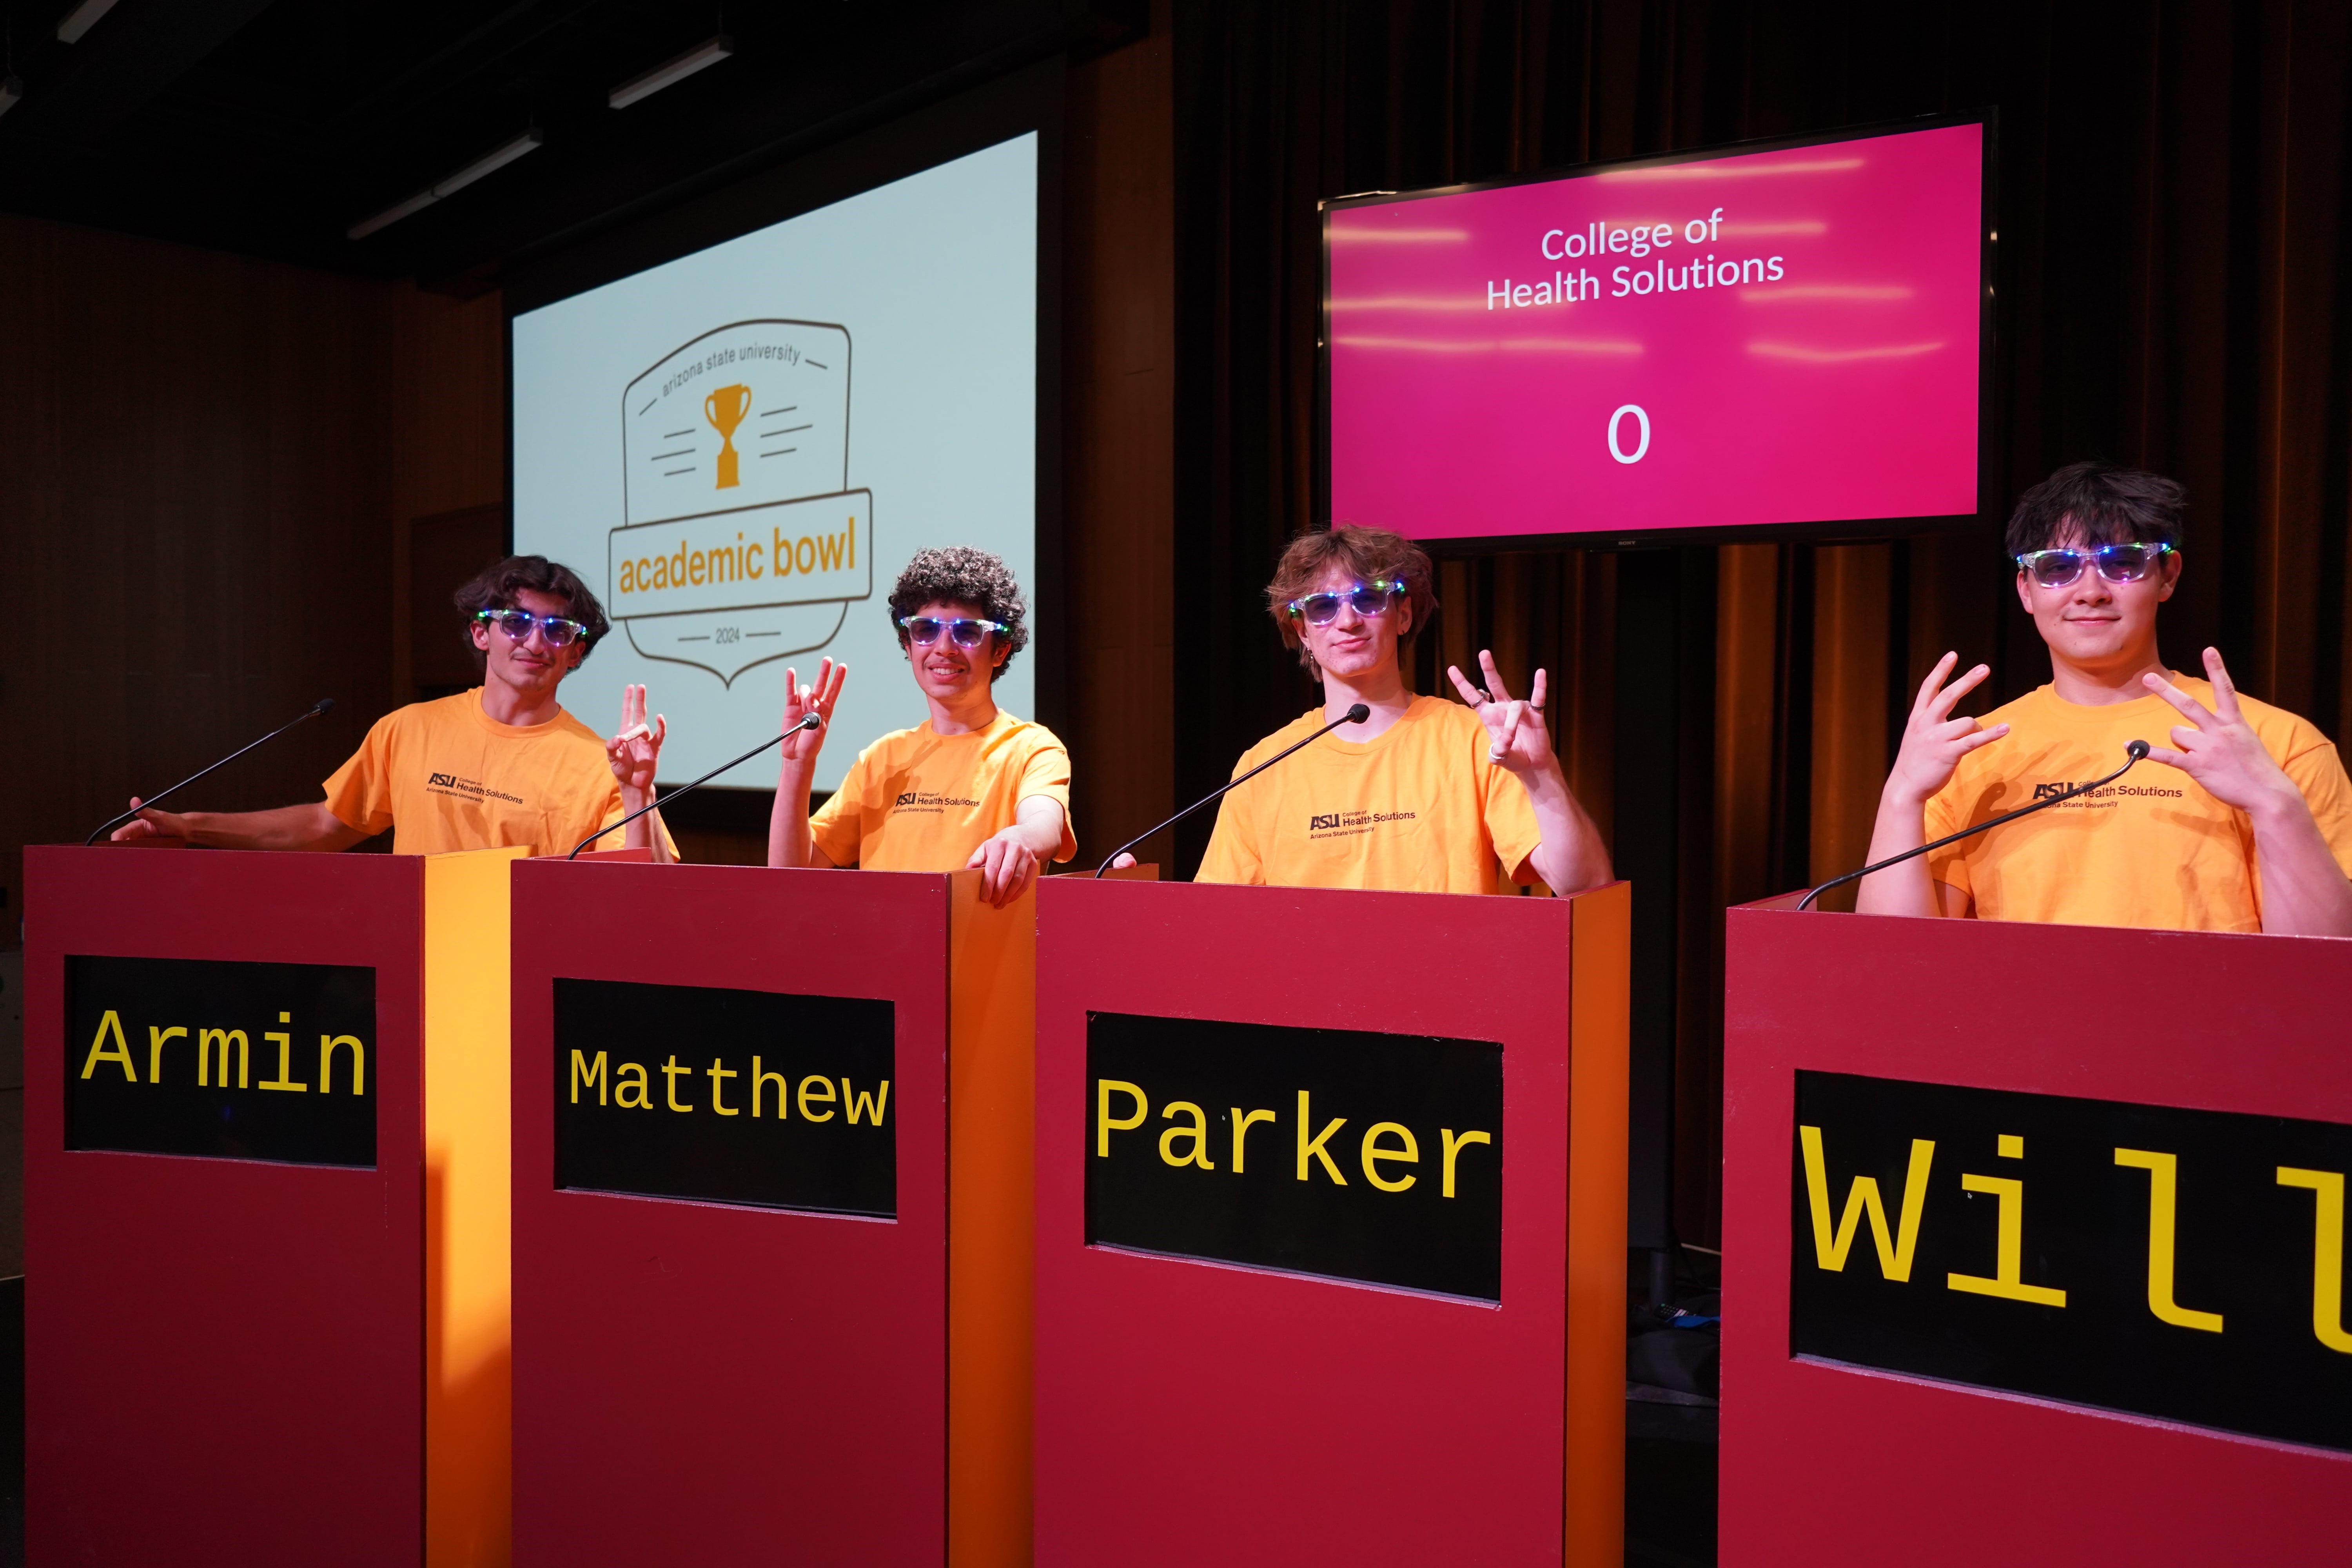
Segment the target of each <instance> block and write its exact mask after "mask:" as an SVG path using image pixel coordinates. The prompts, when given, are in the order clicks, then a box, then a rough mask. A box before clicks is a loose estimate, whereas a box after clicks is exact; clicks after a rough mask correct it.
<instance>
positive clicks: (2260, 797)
mask: <svg viewBox="0 0 2352 1568" xmlns="http://www.w3.org/2000/svg"><path fill="white" fill-rule="evenodd" d="M2185 505H2186V497H2185V496H2184V494H2183V492H2182V490H2181V489H2180V487H2179V485H2178V484H2175V483H2174V482H2173V481H2172V480H2170V479H2163V478H2160V477H2158V475H2155V474H2148V473H2142V472H2139V471H2137V470H2136V469H2131V468H2116V467H2114V466H2112V465H2109V464H2105V463H2075V464H2073V465H2071V466H2069V467H2067V468H2061V469H2059V470H2058V471H2057V472H2056V473H2054V474H2053V475H2051V476H2050V478H2049V479H2045V480H2043V481H2042V483H2041V484H2038V485H2036V486H2034V487H2033V488H2032V489H2030V490H2028V491H2026V492H2025V494H2024V496H2023V497H2022V498H2021V499H2020V500H2019V501H2018V505H2017V511H2016V513H2015V515H2014V516H2012V517H2011V519H2010V523H2009V533H2008V538H2007V541H2006V545H2007V548H2008V551H2009V553H2010V556H2011V559H2012V560H2014V561H2015V562H2016V563H2017V598H2018V602H2019V603H2020V604H2021V605H2023V606H2024V607H2025V613H2026V614H2028V615H2030V616H2032V617H2033V624H2034V629H2035V630H2037V631H2039V632H2040V633H2041V634H2042V641H2043V642H2044V643H2046V644H2047V645H2049V648H2050V675H2051V679H2050V684H2048V685H2047V686H2043V687H2040V688H2038V689H2035V690H2033V691H2031V692H2029V693H2027V694H2026V695H2025V696H2023V697H2021V698H2019V699H2018V700H2016V701H2014V702H2011V703H2008V704H2006V705H2004V706H2002V707H2000V708H1997V709H1995V710H1993V711H1992V712H1990V713H1988V714H1986V715H1985V716H1984V718H1983V720H1981V721H1979V720H1975V719H1969V718H1965V717H1963V718H1958V719H1955V718H1953V717H1952V708H1953V705H1954V704H1955V703H1956V702H1958V700H1959V699H1960V698H1961V697H1962V696H1963V695H1964V694H1966V693H1967V692H1968V691H1969V690H1970V689H1973V688H1975V687H1976V686H1977V685H1978V684H1979V683H1980V682H1981V681H1982V680H1983V679H1985V677H1986V676H1987V674H1989V673H1990V670H1989V669H1988V668H1987V667H1986V666H1984V665H1981V664H1980V665H1978V666H1977V667H1976V668H1974V669H1971V670H1969V672H1968V673H1967V674H1966V675H1964V676H1962V677H1960V678H1959V679H1958V680H1955V681H1953V682H1952V683H1951V684H1950V685H1948V686H1947V685H1945V684H1944V682H1945V679H1946V678H1947V677H1948V676H1949V675H1950V674H1951V671H1952V667H1953V666H1954V665H1955V664H1957V663H1958V656H1957V655H1955V654H1949V653H1948V654H1946V655H1945V656H1944V657H1943V658H1941V659H1940V660H1938V661H1937V665H1936V668H1934V669H1933V670H1931V671H1930V672H1929V673H1928V676H1927V680H1926V681H1925V682H1924V683H1923V684H1922V685H1921V686H1920V688H1919V694H1918V698H1917V700H1916V701H1915V702H1914V703H1913V704H1912V708H1911V718H1910V721H1909V722H1908V723H1907V724H1906V726H1905V728H1904V731H1903V743H1902V747H1901V750H1900V751H1899V752H1898V753H1897V755H1896V757H1895V767H1894V771H1893V772H1891V773H1889V774H1888V775H1887V779H1886V787H1885V790H1884V791H1883V792H1882V794H1881V795H1880V796H1879V805H1878V822H1877V826H1876V828H1875V830H1874V832H1873V834H1872V836H1871V841H1870V858H1871V859H1872V860H1882V859H1885V858H1886V857H1888V856H1890V855H1898V854H1900V853H1902V852H1903V851H1904V850H1906V849H1915V848H1916V847H1919V846H1920V845H1921V844H1925V843H1929V842H1932V841H1933V840H1935V839H1937V838H1941V837H1944V836H1945V835H1947V834H1950V833H1956V832H1958V831H1959V830H1960V829H1961V828H1963V827H1966V826H1969V824H1971V823H1976V822H1983V821H1985V820H1987V819H1988V818H1990V817H1994V816H2000V815H2001V814H2002V813H2003V812H2007V811H2013V810H2015V809H2016V808H2018V807H2019V806H2021V805H2032V803H2033V802H2034V801H2035V800H2036V799H2038V798H2042V797H2043V796H2046V795H2052V794H2063V792H2064V791H2065V790H2066V789H2067V788H2069V787H2071V785H2072V784H2075V783H2079V782H2081V781H2082V780H2084V779H2092V778H2098V777H2101V776H2103V775H2105V774H2106V773H2112V772H2114V771H2115V770H2116V768H2117V767H2118V766H2120V765H2121V764H2122V763H2123V761H2124V756H2125V752H2124V748H2125V747H2126V745H2128V744H2129V743H2130V742H2133V741H2136V740H2145V741H2149V742H2157V741H2159V740H2161V739H2163V738H2164V737H2165V734H2166V732H2167V731H2169V738H2170V740H2171V742H2172V744H2171V745H2170V746H2164V745H2155V746H2153V747H2152V748H2151V749H2150V751H2149V752H2148V754H2147V760H2148V761H2149V762H2151V763H2158V764H2160V765H2161V767H2163V768H2168V769H2170V770H2172V771H2171V772H2169V773H2166V772H2157V773H2154V774H2153V775H2152V776H2151V774H2150V773H2148V772H2147V771H2143V770H2141V769H2134V770H2133V771H2132V773H2129V774H2127V775H2126V777H2125V778H2124V780H2123V781H2122V782H2121V783H2119V784H2113V785H2110V786H2108V787H2107V788H2105V789H2101V790H2095V791H2093V792H2092V793H2090V794H2088V795H2081V796H2078V797H2076V798H2075V799H2074V800H2071V801H2068V802H2067V803H2065V804H2064V805H2055V806H2052V807H2051V808H2049V809H2048V810H2046V811H2040V812H2036V813H2034V814H2033V815H2032V816H2027V817H2021V818H2020V819H2019V820H2018V821H2016V822H2014V823H2010V824H2007V825H2004V826H2000V827H1995V828H1992V829H1990V830H1989V831H1987V832H1985V833H1981V834H1979V835H1978V836H1976V837H1973V838H1965V839H1962V840H1961V841H1960V842H1959V843H1958V844H1956V845H1953V846H1951V847H1949V848H1947V849H1941V850H1937V852H1936V853H1934V854H1933V855H1927V856H1921V857H1919V858H1916V859H1912V860H1908V861H1906V862H1905V863H1904V864H1902V865H1900V866H1897V867H1894V868H1891V869H1888V870H1885V871H1881V872H1878V873H1876V874H1875V875H1874V876H1870V877H1866V878H1864V879H1863V882H1862V887H1861V891H1860V894H1859V896H1858V898H1857V900H1856V903H1855V907H1856V908H1857V909H1858V910H1861V911H1862V912H1863V913H1864V914H1900V915H1960V916H1974V917H1976V918H1978V919H1980V920H2012V921H2057V922H2062V923H2065V924H2070V925H2113V926H2142V927H2150V928H2155V929H2159V930H2179V931H2270V932H2274V933H2285V934H2293V935H2305V936H2352V879H2347V870H2352V782H2347V779H2346V776H2345V772H2344V763H2343V762H2342V760H2341V759H2340V758H2338V757H2337V755H2336V747H2335V746H2334V744H2333V743H2331V742H2329V741H2328V739H2327V737H2326V736H2325V735H2323V734H2321V733H2320V732H2319V731H2317V730H2315V729H2314V728H2313V727H2312V726H2311V724H2310V723H2308V722H2307V721H2305V720H2302V719H2299V718H2297V717H2296V716H2295V715H2294V714H2292V713H2289V712H2287V711H2285V710H2283V709H2278V708H2273V707H2272V706H2271V705H2270V704H2268V703H2266V702H2258V701H2256V700H2254V699H2252V698H2251V697H2242V696H2240V695H2239V694H2238V692H2237V690H2236V689H2235V688H2234V687H2233V686H2232V685H2231V681H2230V674H2229V671H2228V670H2227V669H2225V668H2222V664H2221V654H2220V653H2219V652H2217V651H2216V650H2214V649H2212V648H2210V647H2209V648H2207V649H2206V650H2205V672H2206V677H2207V679H2204V680H2194V679H2189V678H2188V677H2186V676H2176V675H2173V674H2171V673H2170V672H2168V670H2167V669H2166V668H2165V667H2164V664H2163V661H2162V660H2161V659H2160V658H2158V654H2157V637H2156V614H2157V606H2158V605H2161V604H2162V603H2163V602H2164V601H2165V600H2167V599H2168V598H2170V597H2171V596H2172V592H2173V588H2174V586H2175V584H2178V583H2179V580H2180V572H2181V563H2180V525H2181V516H2182V512H2183V510H2184V509H2185Z"/></svg>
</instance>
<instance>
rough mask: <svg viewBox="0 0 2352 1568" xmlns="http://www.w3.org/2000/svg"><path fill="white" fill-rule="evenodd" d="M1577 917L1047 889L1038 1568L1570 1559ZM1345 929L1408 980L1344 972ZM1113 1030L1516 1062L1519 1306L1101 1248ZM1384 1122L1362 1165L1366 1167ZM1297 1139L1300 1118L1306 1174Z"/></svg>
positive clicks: (1377, 901) (1557, 908) (1271, 895)
mask: <svg viewBox="0 0 2352 1568" xmlns="http://www.w3.org/2000/svg"><path fill="white" fill-rule="evenodd" d="M1569 921H1570V916H1569V910H1568V908H1567V906H1566V905H1565V903H1564V902H1562V901H1558V900H1533V899H1505V898H1486V899H1480V898H1448V897H1443V896H1429V895H1411V894H1385V893H1360V892H1332V891H1321V890H1308V889H1269V888H1222V887H1208V886H1202V885H1198V884H1193V885H1164V886H1162V885H1153V884H1148V883H1115V882H1110V881H1108V880H1106V881H1103V882H1093V881H1082V880H1080V879H1056V880H1055V881H1051V882H1048V883H1047V884H1046V885H1045V888H1044V889H1042V890H1041V892H1040V894H1039V939H1038V1029H1037V1052H1038V1056H1037V1079H1038V1092H1037V1107H1038V1109H1037V1117H1038V1121H1037V1140H1038V1141H1037V1151H1038V1152H1037V1215H1038V1220H1037V1225H1038V1229H1037V1237H1036V1247H1037V1268H1036V1277H1037V1303H1036V1339H1035V1342H1036V1347H1037V1349H1036V1354H1037V1370H1036V1402H1037V1404H1036V1416H1035V1423H1036V1425H1035V1431H1036V1447H1035V1455H1036V1458H1035V1463H1036V1476H1037V1479H1036V1499H1037V1503H1036V1507H1037V1518H1036V1526H1035V1530H1036V1560H1037V1562H1038V1563H1042V1564H1054V1565H1061V1564H1094V1563H1121V1564H1126V1565H1130V1568H1143V1565H1153V1564H1169V1565H1171V1568H1173V1565H1176V1564H1192V1563H1198V1562H1200V1561H1202V1559H1203V1558H1204V1557H1213V1558H1215V1559H1216V1560H1218V1561H1221V1562H1226V1563H1268V1564H1271V1563H1301V1562H1310V1563H1332V1562H1370V1563H1424V1562H1430V1563H1433V1562H1455V1563H1540V1562H1558V1561H1559V1558H1560V1552H1561V1546H1562V1534H1561V1531H1562V1521H1563V1517H1564V1511H1565V1499H1564V1494H1563V1476H1564V1474H1565V1464H1566V1460H1565V1453H1566V1447H1565V1430H1564V1422H1565V1408H1564V1405H1565V1401H1564V1398H1563V1390H1564V1387H1565V1376H1566V1360H1565V1355H1566V1344H1565V1342H1566V1338H1567V1334H1566V1324H1565V1314H1566V1310H1567V1282H1568V1276H1569V1262H1568V1231H1569V1215H1568V1191H1569V1166H1568V1157H1569V1149H1568V1143H1569V1128H1568V1108H1569V1087H1570V1086H1569V1071H1568V1069H1569V1061H1568V1047H1569V1039H1570V1005H1569V960H1570V952H1569V937H1570V931H1569ZM1335 931H1344V932H1345V933H1346V934H1347V935H1348V936H1349V938H1351V939H1352V940H1354V941H1356V942H1363V943H1366V944H1368V945H1369V947H1370V948H1372V949H1375V950H1377V951H1381V952H1389V951H1392V952H1395V953H1396V954H1398V955H1399V958H1398V960H1397V961H1396V962H1393V963H1364V964H1351V965H1333V964H1331V963H1328V961H1326V960H1324V959H1322V958H1320V957H1318V952H1319V951H1320V950H1319V948H1318V941H1317V938H1318V933H1323V934H1328V933H1331V932H1335ZM1437 952H1460V953H1463V954H1465V955H1475V962H1470V961H1467V960H1465V971H1464V972H1463V973H1447V972H1446V969H1445V966H1444V965H1442V964H1432V963H1429V962H1428V959H1429V955H1431V954H1433V953H1437ZM1496 973H1507V974H1509V975H1511V976H1513V977H1514V984H1494V983H1493V976H1494V975H1495V974H1496ZM1090 1011H1100V1012H1106V1013H1131V1014H1139V1015H1147V1016H1158V1017H1163V1018H1200V1019H1207V1020H1222V1021H1227V1022H1239V1023H1244V1024H1265V1025H1278V1026H1299V1027H1306V1028H1322V1029H1343V1030H1361V1031H1369V1032H1373V1033H1381V1034H1405V1035H1422V1036H1430V1037H1441V1038H1444V1039H1449V1040H1480V1041H1496V1042H1500V1043H1501V1045H1502V1047H1503V1049H1502V1052H1501V1057H1500V1060H1501V1072H1502V1093H1503V1108H1504V1130H1505V1140H1506V1141H1505V1144H1504V1148H1503V1151H1502V1172H1503V1185H1502V1224H1501V1237H1502V1254H1501V1257H1502V1264H1501V1269H1502V1272H1501V1281H1502V1283H1501V1301H1500V1304H1499V1305H1497V1304H1495V1303H1492V1302H1484V1301H1475V1300H1466V1299H1463V1298H1458V1297H1448V1296H1438V1295H1431V1294H1423V1293H1419V1292H1414V1291H1409V1290H1403V1289H1391V1288H1386V1287H1381V1286H1371V1285H1365V1284H1360V1283H1355V1282H1351V1281H1346V1280H1338V1279H1319V1278H1313V1277H1308V1276H1304V1275H1298V1274H1290V1273H1283V1272H1277V1271H1274V1270H1271V1269H1264V1268H1249V1267H1240V1266H1234V1265H1231V1264H1225V1263H1220V1262H1214V1261H1204V1260H1197V1259H1194V1258H1177V1257H1171V1256H1166V1255H1160V1254H1152V1253H1145V1252H1138V1251H1131V1250H1126V1249H1121V1248H1115V1247H1108V1246H1090V1245H1088V1243H1087V1162H1088V1159H1089V1157H1090V1155H1091V1153H1092V1150H1093V1145H1092V1143H1091V1142H1089V1129H1090V1126H1091V1118H1092V1106H1091V1104H1090V1102H1089V1098H1088V1097H1089V1090H1088V1067H1087V1049H1088V1047H1087V1015H1088V1013H1089V1012H1090ZM1154 1109H1155V1110H1157V1109H1158V1108H1157V1107H1155V1108H1154ZM1218 1110H1220V1111H1222V1110H1223V1108H1218ZM1321 1114H1325V1113H1323V1112H1321V1111H1320V1110H1318V1115H1321ZM1328 1114H1331V1115H1337V1114H1339V1110H1338V1109H1337V1108H1336V1107H1335V1108H1334V1109H1333V1110H1330V1111H1329V1112H1328ZM1376 1114H1378V1113H1376V1112H1375V1111H1374V1110H1370V1109H1366V1110H1363V1111H1362V1112H1361V1113H1360V1115H1361V1119H1360V1120H1359V1121H1351V1122H1350V1123H1349V1126H1348V1127H1347V1128H1346V1129H1345V1130H1344V1131H1343V1132H1342V1133H1341V1134H1339V1139H1338V1140H1337V1141H1336V1142H1334V1143H1333V1144H1332V1147H1334V1148H1339V1147H1340V1146H1341V1144H1343V1143H1344V1144H1345V1146H1346V1148H1347V1151H1348V1152H1347V1154H1346V1156H1345V1157H1346V1158H1347V1159H1349V1160H1351V1161H1352V1160H1354V1159H1355V1157H1356V1145H1355V1144H1353V1143H1347V1142H1346V1140H1347V1139H1348V1138H1349V1137H1351V1136H1352V1137H1356V1138H1358V1139H1359V1140H1360V1138H1361V1136H1362V1130H1363V1129H1364V1128H1365V1127H1366V1126H1367V1125H1368V1124H1369V1123H1370V1121H1372V1119H1373V1118H1374V1116H1375V1115H1376ZM1400 1114H1404V1115H1407V1116H1409V1115H1410V1112H1400ZM1294 1120H1295V1118H1294V1117H1293V1115H1292V1114H1291V1113H1290V1108H1289V1105H1288V1102H1287V1100H1285V1112H1284V1116H1283V1120H1282V1122H1281V1125H1280V1126H1279V1127H1278V1128H1276V1129H1275V1131H1278V1133H1279V1135H1280V1136H1279V1140H1278V1142H1272V1143H1271V1147H1270V1148H1269V1151H1268V1153H1269V1157H1274V1158H1277V1159H1278V1160H1279V1165H1278V1166H1277V1167H1276V1168H1277V1169H1286V1168H1288V1167H1289V1165H1290V1164H1291V1155H1292V1154H1293V1152H1294V1150H1293V1148H1292V1142H1293V1138H1292V1134H1293V1128H1292V1125H1291V1122H1292V1121H1294ZM1435 1131H1436V1130H1435V1129H1426V1130H1424V1132H1425V1134H1433V1133H1434V1132H1435ZM1133 1136H1137V1137H1141V1138H1145V1139H1147V1142H1145V1143H1143V1144H1141V1145H1139V1147H1142V1148H1146V1149H1149V1148H1150V1146H1151V1145H1150V1142H1149V1141H1148V1140H1149V1137H1150V1135H1149V1134H1147V1133H1140V1132H1139V1133H1137V1134H1133ZM1217 1136H1218V1137H1219V1138H1220V1139H1224V1138H1226V1137H1227V1136H1228V1135H1227V1133H1226V1132H1224V1131H1219V1132H1218V1134H1217ZM1300 1141H1301V1142H1304V1138H1303V1136H1302V1138H1301V1139H1300ZM1436 1143H1437V1139H1436V1138H1435V1137H1434V1136H1429V1140H1428V1143H1427V1145H1425V1146H1424V1151H1423V1158H1424V1160H1426V1161H1427V1162H1428V1163H1424V1164H1423V1165H1422V1166H1421V1167H1420V1168H1419V1169H1420V1173H1421V1174H1422V1175H1423V1177H1424V1178H1425V1179H1435V1177H1436V1175H1437V1172H1436V1170H1435V1165H1436V1160H1435V1158H1434V1156H1435V1155H1436V1154H1437V1152H1438V1151H1437V1148H1436V1146H1435V1145H1436ZM1251 1152H1252V1153H1253V1155H1255V1152H1256V1151H1255V1147H1253V1149H1252V1151H1251ZM1299 1158H1300V1160H1301V1161H1302V1162H1303V1161H1304V1160H1305V1159H1306V1156H1305V1155H1304V1154H1301V1155H1300V1156H1299ZM1219 1168H1220V1170H1224V1169H1225V1168H1226V1167H1225V1166H1224V1165H1223V1163H1220V1167H1219ZM1185 1179H1187V1180H1190V1179H1192V1178H1191V1177H1187V1178H1185ZM1198 1179H1199V1180H1201V1181H1202V1182H1211V1181H1223V1180H1226V1179H1228V1177H1227V1176H1226V1175H1224V1174H1212V1173H1202V1175H1201V1176H1200V1177H1199V1178H1198ZM1319 1179H1321V1178H1318V1180H1319ZM1358 1179H1360V1177H1359V1178H1358ZM1618 1320H1622V1307H1620V1308H1618V1309H1616V1310H1614V1311H1613V1312H1612V1321H1618ZM1620 1392H1621V1394H1622V1387H1621V1390H1620Z"/></svg>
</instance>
